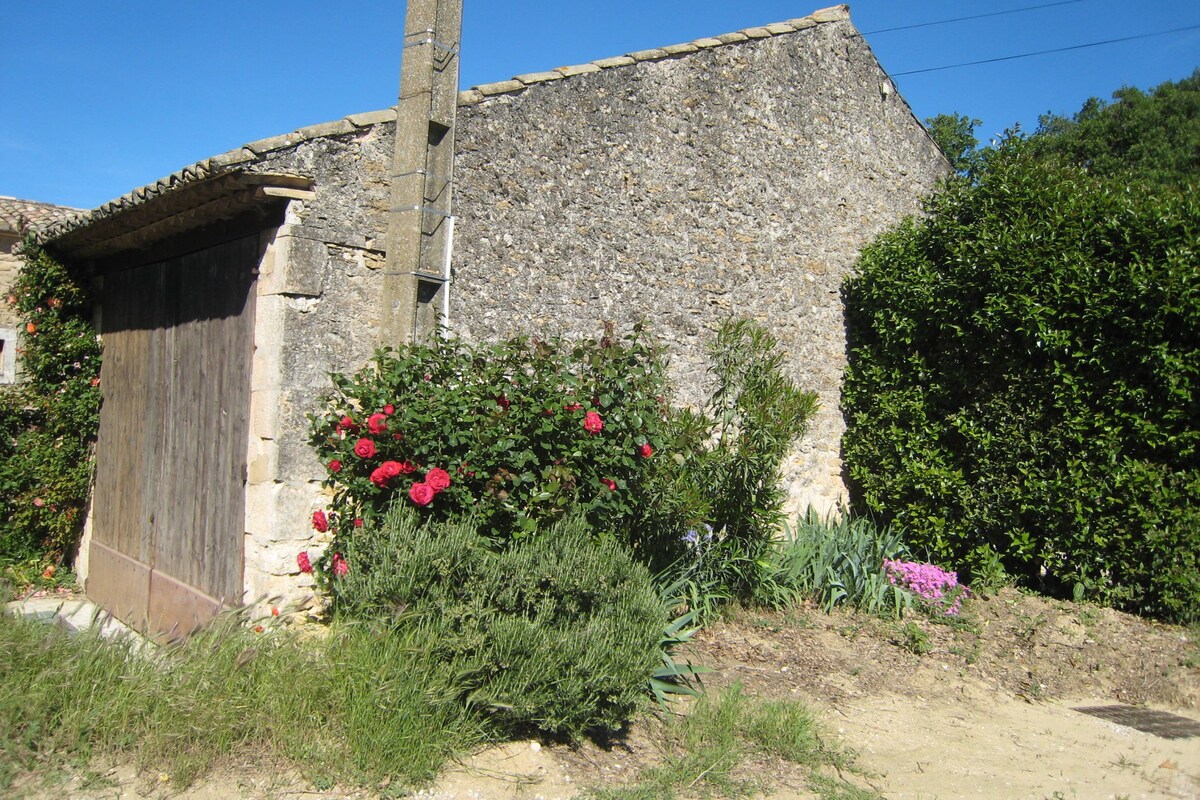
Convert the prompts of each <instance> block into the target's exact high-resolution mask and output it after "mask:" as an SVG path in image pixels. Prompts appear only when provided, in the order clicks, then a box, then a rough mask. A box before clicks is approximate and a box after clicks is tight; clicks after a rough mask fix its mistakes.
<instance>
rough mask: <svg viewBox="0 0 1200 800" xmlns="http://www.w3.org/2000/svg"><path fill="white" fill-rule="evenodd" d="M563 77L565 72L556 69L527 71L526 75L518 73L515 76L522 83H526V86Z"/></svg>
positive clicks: (559, 79) (558, 79)
mask: <svg viewBox="0 0 1200 800" xmlns="http://www.w3.org/2000/svg"><path fill="white" fill-rule="evenodd" d="M562 79H563V74H562V73H561V72H558V71H556V70H550V71H548V72H527V73H526V74H524V75H518V76H516V77H515V78H513V80H515V81H520V82H521V83H523V84H525V85H526V86H529V85H531V84H535V83H549V82H550V81H561V80H562Z"/></svg>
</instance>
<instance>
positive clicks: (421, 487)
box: [408, 483, 437, 506]
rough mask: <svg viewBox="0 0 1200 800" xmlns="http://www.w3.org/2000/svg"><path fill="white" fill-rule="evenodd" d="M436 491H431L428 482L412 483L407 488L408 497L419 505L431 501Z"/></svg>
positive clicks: (424, 504)
mask: <svg viewBox="0 0 1200 800" xmlns="http://www.w3.org/2000/svg"><path fill="white" fill-rule="evenodd" d="M435 494H437V492H435V491H433V487H431V486H430V485H429V484H428V483H414V484H413V485H412V486H410V487H409V489H408V496H409V498H410V499H411V500H412V501H413V502H414V503H416V504H417V505H419V506H427V505H429V504H430V503H432V502H433V496H434V495H435Z"/></svg>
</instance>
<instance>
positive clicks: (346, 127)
mask: <svg viewBox="0 0 1200 800" xmlns="http://www.w3.org/2000/svg"><path fill="white" fill-rule="evenodd" d="M354 129H355V125H354V124H353V123H352V122H350V121H349V120H346V119H335V120H333V121H332V122H322V123H321V124H320V125H307V126H305V127H303V128H300V129H299V130H298V131H296V137H297V138H299V139H305V140H307V139H318V138H320V137H322V136H341V135H343V134H346V133H353V132H354Z"/></svg>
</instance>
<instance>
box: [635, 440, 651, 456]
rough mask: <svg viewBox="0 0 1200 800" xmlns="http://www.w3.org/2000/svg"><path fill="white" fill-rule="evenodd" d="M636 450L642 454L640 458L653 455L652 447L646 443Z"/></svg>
mask: <svg viewBox="0 0 1200 800" xmlns="http://www.w3.org/2000/svg"><path fill="white" fill-rule="evenodd" d="M638 452H639V453H641V454H642V458H649V457H650V456H652V455H654V448H653V447H651V446H650V445H649V443H647V444H644V445H642V446H641V447H639V448H638Z"/></svg>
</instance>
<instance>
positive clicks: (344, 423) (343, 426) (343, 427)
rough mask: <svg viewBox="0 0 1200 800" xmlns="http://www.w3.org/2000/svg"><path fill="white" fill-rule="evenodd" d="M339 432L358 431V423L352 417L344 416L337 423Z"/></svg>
mask: <svg viewBox="0 0 1200 800" xmlns="http://www.w3.org/2000/svg"><path fill="white" fill-rule="evenodd" d="M337 431H338V433H356V432H358V425H357V424H356V423H355V422H354V420H352V419H350V417H342V418H341V419H340V420H339V421H338V424H337Z"/></svg>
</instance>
